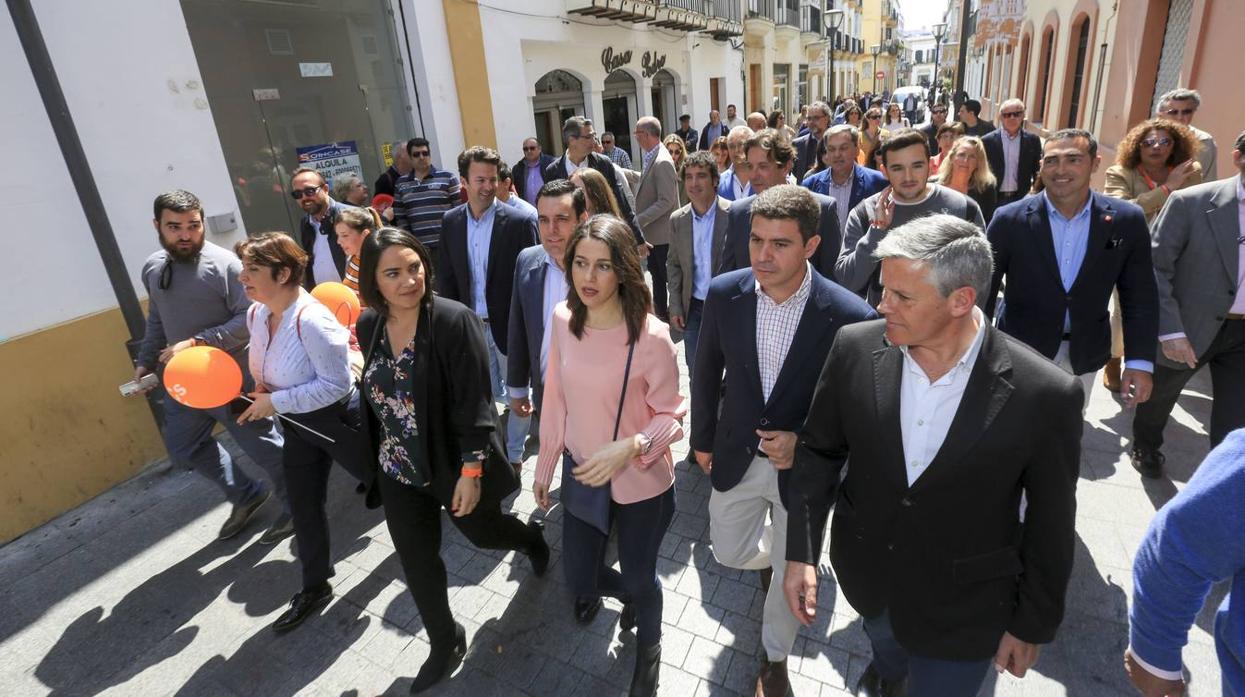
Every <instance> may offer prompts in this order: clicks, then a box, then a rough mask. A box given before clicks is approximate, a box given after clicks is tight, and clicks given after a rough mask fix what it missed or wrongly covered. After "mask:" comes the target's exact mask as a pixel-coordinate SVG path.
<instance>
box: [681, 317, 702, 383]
mask: <svg viewBox="0 0 1245 697" xmlns="http://www.w3.org/2000/svg"><path fill="white" fill-rule="evenodd" d="M704 313H705V302H704V301H703V300H697V299H696V298H692V303H691V305H689V306H688V308H687V316H686V317H684V318H683V322H684V324H683V357H684V358H685V359H687V379H688V380H691V379H692V373H693V371H695V367H694V364H695V363H696V347H697V346H698V345H699V343H700V320H701V317H702V316H704Z"/></svg>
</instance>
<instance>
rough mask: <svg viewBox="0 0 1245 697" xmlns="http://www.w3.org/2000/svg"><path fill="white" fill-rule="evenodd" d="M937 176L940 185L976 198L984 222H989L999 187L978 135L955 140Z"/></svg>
mask: <svg viewBox="0 0 1245 697" xmlns="http://www.w3.org/2000/svg"><path fill="white" fill-rule="evenodd" d="M936 177H937V180H938V183H939V184H942V185H943V186H946V187H949V188H952V189H955V190H956V191H958V192H960V193H961V194H964V195H965V196H968V197H969V198H971V199H973V200H974V201H976V202H977V206H978V207H979V208H981V217H982V218H984V219H985V221H986V224H987V225H988V224H989V223H990V219H991V218H993V217H994V209H995V208H997V207H998V190H997V183H996V182H995V179H994V174H993V173H992V172H991V171H990V163H989V162H988V161H987V160H986V147H985V146H984V145H982V143H981V139H980V138H978V137H977V136H964V137H963V138H960V139H959V140H957V141H955V144H954V145H952V146H951V152H950V153H948V155H947V156H946V157H945V158H943V160H942V166H940V167H939V168H938V171H937V175H936Z"/></svg>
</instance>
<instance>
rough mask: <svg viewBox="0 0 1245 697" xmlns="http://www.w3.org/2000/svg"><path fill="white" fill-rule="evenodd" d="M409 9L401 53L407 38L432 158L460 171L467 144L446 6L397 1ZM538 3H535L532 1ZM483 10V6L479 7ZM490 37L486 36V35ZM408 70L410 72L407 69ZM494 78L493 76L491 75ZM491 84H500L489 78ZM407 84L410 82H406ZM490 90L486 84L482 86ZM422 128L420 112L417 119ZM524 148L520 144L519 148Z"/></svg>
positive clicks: (416, 0) (415, 0) (430, 0)
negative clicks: (456, 86) (459, 160)
mask: <svg viewBox="0 0 1245 697" xmlns="http://www.w3.org/2000/svg"><path fill="white" fill-rule="evenodd" d="M396 1H397V2H401V3H402V6H403V8H404V9H405V11H406V32H407V35H406V36H405V37H403V36H402V26H401V22H400V20H399V19H398V18H396V17H395V22H396V23H397V25H398V26H397V30H396V31H397V33H398V38H399V43H400V44H403V45H402V46H401V53H402V55H403V56H405V55H406V46H405V45H404V44H405V42H402V41H401V39H403V38H406V39H408V40H409V41H410V46H411V54H412V55H411V57H410V60H411V64H412V66H413V67H414V72H415V85H414V86H415V89H417V90H418V91H419V101H420V109H421V111H422V112H423V122H424V137H425V138H427V139H428V141H429V142H430V143H431V144H432V161H433V164H435V165H437V166H438V167H440V168H442V169H446V170H449V171H451V172H454V171H457V170H458V161H457V158H458V153H460V152H462V151H463V149H464V148H465V147H466V143H465V139H464V137H463V124H462V120H461V119H460V118H459V113H460V110H459V107H458V90H457V89H456V88H455V82H454V65H453V62H452V61H451V60H450V39H449V34H448V33H447V27H446V26H445V9H444V8H443V7H442V5H441V3H440V2H436V1H434V0H396ZM533 4H535V3H533ZM480 8H481V10H482V11H483V9H484V6H483V5H481V6H480ZM486 39H487V35H486ZM407 72H408V73H409V71H407ZM490 77H491V76H490ZM490 83H491V84H498V83H496V82H495V81H493V80H490ZM407 84H408V87H409V86H410V81H409V79H408V81H407ZM482 87H484V88H485V89H487V86H483V85H482ZM415 125H416V128H418V127H419V120H418V115H416V120H415ZM521 149H522V147H521V146H520V150H521Z"/></svg>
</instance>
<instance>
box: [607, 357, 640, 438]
mask: <svg viewBox="0 0 1245 697" xmlns="http://www.w3.org/2000/svg"><path fill="white" fill-rule="evenodd" d="M635 344H636V342H634V341H632V342H630V343H629V344H628V346H627V367H626V369H625V370H623V384H622V394H621V395H619V397H618V415H617V416H615V417H614V437H613V438H610V442H613V441H616V440H618V427H619V425H620V424H622V408H623V402H625V401H627V382H628V381H630V380H631V357H632V356H634V355H635Z"/></svg>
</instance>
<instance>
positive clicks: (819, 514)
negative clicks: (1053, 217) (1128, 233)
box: [697, 321, 1083, 661]
mask: <svg viewBox="0 0 1245 697" xmlns="http://www.w3.org/2000/svg"><path fill="white" fill-rule="evenodd" d="M885 329H886V323H885V322H884V321H877V322H864V323H861V324H856V325H853V326H850V327H845V328H844V329H843V330H842V331H840V332H839V334H838V338H837V339H836V340H835V343H834V347H833V348H831V349H830V355H829V357H828V358H827V359H826V363H825V369H824V370H823V371H822V372H821V378H820V380H819V381H818V384H817V390H816V393H815V394H814V396H813V402H812V406H810V407H809V410H808V420H807V421H806V422H805V425H804V429H803V430H802V431H801V432H800V435H799V438H800V444H799V446H798V448H797V450H796V460H795V468H794V474H793V475H792V476H793V485H794V486H793V487H792V491H793V492H798V493H799V499H798V500H797V501H794V502H793V503H794V504H795V505H793V506H791V507H789V508H788V511H789V518H788V526H787V559H789V560H792V561H799V562H804V563H806V564H816V563H817V561H818V557H819V556H820V553H821V544H822V538H823V535H824V533H825V525H826V516H827V515H828V514H829V512H830V507H831V505H832V504H833V506H834V521H833V524H832V528H831V532H830V561H831V564H832V565H833V567H834V575H835V578H836V579H837V580H838V583H839V586H840V587H841V588H842V589H843V592H844V594H845V595H846V597H847V600H848V602H849V603H851V605H852V607H853V608H855V609H856V611H857V612H859V613H860V614H861V615H863V616H864V617H875V616H877V615H878V614H880V613H881V612H882V611H883V610H888V611H889V614H890V622H891V625H892V626H893V627H894V630H895V638H896V639H898V640H899V643H900V644H903V646H904V648H906V649H907V650H909V651H911V652H912V653H914V654H917V655H920V656H927V657H930V658H937V659H945V660H959V661H971V660H980V659H983V658H987V657H989V656H992V655H994V652H995V651H996V650H997V649H998V643H999V639H1000V638H1001V637H1002V635H1003V632H1005V631H1006V632H1011V633H1012V635H1014V636H1015V637H1017V638H1019V639H1021V640H1022V641H1026V642H1030V643H1035V644H1044V643H1048V642H1050V641H1052V640H1053V639H1054V637H1055V630H1056V629H1057V628H1058V627H1059V623H1060V621H1061V620H1062V619H1063V611H1064V598H1065V593H1066V590H1067V586H1068V578H1069V577H1070V575H1071V573H1072V558H1073V547H1074V541H1075V535H1076V533H1075V530H1074V527H1073V526H1074V523H1075V520H1076V482H1077V475H1078V472H1079V462H1080V450H1081V445H1080V443H1081V403H1082V400H1083V395H1082V392H1081V386H1080V383H1079V382H1078V381H1077V380H1076V379H1075V378H1073V377H1072V376H1071V375H1068V374H1067V373H1065V372H1063V371H1062V370H1060V369H1059V368H1057V367H1055V365H1054V364H1052V363H1050V362H1049V361H1047V360H1045V359H1043V358H1042V357H1041V356H1039V355H1038V354H1037V353H1036V352H1034V351H1033V350H1032V349H1030V348H1029V347H1027V346H1025V345H1023V344H1021V343H1020V342H1018V341H1016V340H1015V339H1012V338H1010V337H1008V336H1007V335H1005V334H1003V333H1002V332H999V331H998V330H996V329H994V328H993V327H990V326H988V325H987V327H986V329H985V332H986V333H985V336H984V337H982V345H981V350H980V353H979V354H978V356H977V360H976V362H975V363H974V364H973V367H972V372H971V373H970V374H969V378H968V384H967V386H966V388H965V390H964V397H963V399H962V401H961V402H960V406H959V409H958V411H956V414H955V417H954V419H953V420H952V422H951V428H950V430H949V431H948V432H947V437H946V440H944V441H943V445H942V447H941V449H939V451H938V453H937V455H935V457H934V459H933V461H932V462H931V463H930V465H929V468H928V469H926V470H925V471H924V472H923V473H922V474H921V476H920V477H919V478H918V479H917V480H916V481H915V482H913V483H912V485H911V486H909V485H908V477H907V472H906V468H905V456H904V452H903V437H902V429H901V426H900V420H899V401H900V382H901V379H902V375H903V371H904V370H905V367H904V357H903V352H902V351H901V350H900V348H899V347H898V346H894V345H890V344H888V343H887V342H886V341H885V338H884V336H885ZM699 367H700V366H699V364H698V365H697V369H698V370H699ZM849 454H850V460H851V465H850V466H849V467H847V474H846V476H844V477H843V478H842V482H841V483H840V477H841V475H842V472H843V466H844V464H846V463H847V461H848V457H849ZM1022 491H1026V492H1028V501H1029V507H1028V510H1027V513H1026V520H1025V522H1024V524H1023V525H1022V524H1021V521H1020V517H1019V507H1020V496H1021V492H1022Z"/></svg>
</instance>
